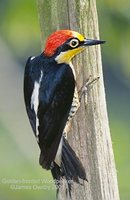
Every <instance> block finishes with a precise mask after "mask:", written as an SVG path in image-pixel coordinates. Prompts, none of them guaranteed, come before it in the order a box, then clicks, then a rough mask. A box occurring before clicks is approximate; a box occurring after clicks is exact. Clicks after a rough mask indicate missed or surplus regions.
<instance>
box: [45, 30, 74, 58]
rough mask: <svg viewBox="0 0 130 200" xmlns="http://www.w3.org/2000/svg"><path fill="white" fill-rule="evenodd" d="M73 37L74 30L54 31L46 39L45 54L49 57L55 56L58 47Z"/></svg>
mask: <svg viewBox="0 0 130 200" xmlns="http://www.w3.org/2000/svg"><path fill="white" fill-rule="evenodd" d="M72 37H73V32H72V31H70V30H59V31H56V32H54V33H52V34H51V35H50V36H49V37H48V39H47V41H46V45H45V50H44V54H45V55H46V56H48V57H51V56H53V54H54V53H55V51H56V49H57V48H58V47H60V46H61V45H62V44H64V43H65V42H66V41H67V40H68V39H69V38H72Z"/></svg>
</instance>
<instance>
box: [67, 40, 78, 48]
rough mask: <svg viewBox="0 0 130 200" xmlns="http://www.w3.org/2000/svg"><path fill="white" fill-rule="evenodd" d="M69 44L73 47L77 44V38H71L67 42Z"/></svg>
mask: <svg viewBox="0 0 130 200" xmlns="http://www.w3.org/2000/svg"><path fill="white" fill-rule="evenodd" d="M69 45H70V46H71V47H72V48H75V47H77V46H78V45H79V40H77V39H72V40H71V41H70V43H69Z"/></svg>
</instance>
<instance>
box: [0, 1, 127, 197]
mask: <svg viewBox="0 0 130 200" xmlns="http://www.w3.org/2000/svg"><path fill="white" fill-rule="evenodd" d="M36 6H37V5H36V2H35V0H28V1H25V0H22V1H17V0H12V1H10V0H0V38H1V39H2V41H3V42H4V44H6V46H8V51H10V52H11V56H12V59H13V60H14V61H15V62H17V63H18V66H24V64H25V62H26V59H27V57H29V56H30V55H37V54H39V53H40V51H41V46H40V30H39V22H38V15H37V7H36ZM97 8H98V15H99V27H100V37H101V38H102V39H105V40H106V41H107V43H106V44H105V45H104V46H103V47H102V57H103V68H104V79H105V88H106V97H107V105H108V114H109V121H110V128H111V135H112V141H113V148H114V153H115V159H116V166H117V174H118V180H119V189H120V196H121V199H122V200H129V199H130V156H129V155H130V56H129V55H130V11H129V10H130V1H129V0H124V1H117V0H115V1H112V0H106V1H103V0H99V1H98V2H97ZM0 48H1V52H2V51H3V48H2V46H1V45H0ZM3 54H4V52H3ZM1 56H2V54H1ZM4 57H5V59H7V60H8V55H7V56H6V55H5V54H4ZM0 65H3V63H2V62H1V64H0ZM11 67H12V64H10V62H9V65H8V67H7V68H6V69H7V70H8V68H11ZM23 69H24V68H23V67H22V68H21V73H20V74H18V76H21V77H22V76H23ZM1 73H4V72H3V71H1ZM14 78H15V74H14ZM7 81H8V80H5V82H7ZM2 84H3V83H1V85H2ZM21 84H22V82H21ZM13 88H14V89H15V90H16V89H17V83H16V85H13ZM2 89H3V90H6V92H7V93H9V90H8V85H4V84H3V85H2ZM19 92H22V91H19ZM4 98H5V102H7V103H8V106H11V105H12V103H14V104H15V99H13V97H12V98H10V99H8V101H7V98H6V95H5V97H4ZM4 106H5V107H6V105H2V103H1V102H0V108H2V107H4ZM17 112H18V113H19V115H20V113H24V114H23V116H24V118H25V124H26V125H25V126H26V130H27V131H26V132H25V133H23V134H24V137H25V138H24V139H22V135H21V136H20V138H21V139H20V140H19V143H17V141H16V140H15V137H14V135H13V134H12V132H11V131H10V129H11V126H12V125H11V124H13V123H17V122H14V116H15V114H14V113H13V114H12V119H11V120H12V121H10V127H7V123H8V121H7V119H8V117H7V118H6V116H5V117H3V113H5V112H3V113H2V112H0V135H1V140H0V148H1V150H0V157H1V168H0V169H1V172H0V178H1V183H0V198H1V199H6V200H8V199H10V200H11V199H13V200H14V199H19V200H20V199H24V200H27V199H32V200H33V199H39V200H40V199H48V200H49V199H55V190H54V185H53V184H49V183H48V185H49V186H50V187H51V188H52V189H51V190H47V189H39V190H38V189H37V190H31V191H30V190H26V189H19V190H12V189H11V188H10V185H11V184H9V183H4V181H5V179H19V180H21V179H28V180H31V179H48V180H50V182H51V180H52V178H51V175H50V173H49V172H46V171H44V170H42V169H41V168H40V167H39V166H38V160H37V157H38V154H39V152H38V149H37V147H36V143H35V141H34V138H33V139H32V141H30V138H31V137H32V135H31V129H30V127H29V124H27V118H26V114H25V110H24V109H23V107H22V106H21V107H19V110H18V111H17ZM6 113H7V114H8V109H6ZM19 124H20V122H19ZM19 131H20V134H21V133H22V130H17V134H19ZM28 132H30V135H29V136H27V134H28ZM26 137H27V138H28V140H27V139H26ZM32 143H33V145H32ZM26 146H28V148H27V149H26ZM24 148H25V149H24ZM25 150H27V152H25ZM29 151H30V152H31V151H32V152H31V153H29ZM26 185H27V184H26ZM49 186H48V187H49Z"/></svg>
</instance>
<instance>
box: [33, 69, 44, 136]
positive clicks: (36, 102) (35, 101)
mask: <svg viewBox="0 0 130 200" xmlns="http://www.w3.org/2000/svg"><path fill="white" fill-rule="evenodd" d="M42 77H43V72H42V71H41V76H40V78H39V81H35V83H34V89H33V92H32V97H31V109H34V111H35V115H36V136H38V126H39V120H38V117H37V112H38V105H39V88H40V85H41V81H42Z"/></svg>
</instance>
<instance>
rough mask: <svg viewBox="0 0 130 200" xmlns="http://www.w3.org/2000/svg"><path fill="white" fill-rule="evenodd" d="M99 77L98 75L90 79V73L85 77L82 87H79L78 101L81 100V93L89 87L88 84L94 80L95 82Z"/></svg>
mask: <svg viewBox="0 0 130 200" xmlns="http://www.w3.org/2000/svg"><path fill="white" fill-rule="evenodd" d="M99 78H100V77H99V76H98V77H96V78H93V79H92V75H90V76H89V77H88V78H87V80H86V81H85V84H84V85H83V86H82V88H81V89H80V91H79V101H80V102H81V100H82V96H83V94H85V93H86V92H87V90H88V87H89V86H90V85H92V84H93V83H94V82H96V81H97V80H99Z"/></svg>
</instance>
